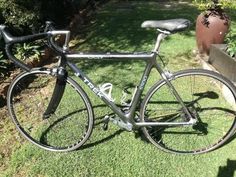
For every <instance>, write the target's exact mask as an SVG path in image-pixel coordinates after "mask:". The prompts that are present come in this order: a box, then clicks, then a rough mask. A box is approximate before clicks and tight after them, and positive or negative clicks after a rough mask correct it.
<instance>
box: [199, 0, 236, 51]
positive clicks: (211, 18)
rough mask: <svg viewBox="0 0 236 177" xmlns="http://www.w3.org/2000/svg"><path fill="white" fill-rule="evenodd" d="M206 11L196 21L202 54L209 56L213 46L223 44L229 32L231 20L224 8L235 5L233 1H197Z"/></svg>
mask: <svg viewBox="0 0 236 177" xmlns="http://www.w3.org/2000/svg"><path fill="white" fill-rule="evenodd" d="M195 3H197V4H198V6H199V7H200V8H201V9H205V11H204V12H203V13H201V14H200V15H199V16H198V18H197V21H196V41H197V46H198V50H199V52H200V53H205V54H207V55H208V54H209V52H210V46H211V44H221V43H223V42H224V39H225V36H226V34H227V33H228V31H229V27H230V18H229V16H228V15H227V14H226V13H225V12H224V10H223V8H224V7H228V6H230V4H231V3H233V2H232V1H231V0H195Z"/></svg>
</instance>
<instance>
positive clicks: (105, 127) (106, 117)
mask: <svg viewBox="0 0 236 177" xmlns="http://www.w3.org/2000/svg"><path fill="white" fill-rule="evenodd" d="M109 121H110V117H109V116H105V117H104V119H103V122H104V123H103V125H102V129H103V130H104V131H107V130H108V123H109Z"/></svg>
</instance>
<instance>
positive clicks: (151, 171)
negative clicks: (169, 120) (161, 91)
mask: <svg viewBox="0 0 236 177" xmlns="http://www.w3.org/2000/svg"><path fill="white" fill-rule="evenodd" d="M170 5H171V6H164V4H161V3H155V2H154V3H153V2H136V3H122V4H120V3H109V4H108V5H106V6H105V7H103V8H102V9H100V10H99V11H98V14H97V16H96V19H95V20H94V24H93V25H92V26H90V28H89V30H88V32H87V33H88V34H87V38H86V39H83V40H82V39H78V41H76V42H78V45H77V46H76V48H75V50H79V51H104V52H107V51H119V52H134V51H151V50H152V48H153V45H154V42H155V38H156V31H154V30H145V29H141V28H140V25H141V23H142V22H143V21H144V20H148V19H168V18H187V19H189V20H191V21H192V23H193V24H194V23H195V19H196V17H197V15H198V13H199V11H198V10H197V9H196V8H195V7H193V6H190V5H187V4H177V3H170ZM232 17H233V18H232V19H233V23H232V24H233V26H234V27H235V26H236V24H235V19H236V18H235V17H236V15H235V14H232ZM194 35H195V32H194V25H192V27H191V28H190V29H189V30H187V31H185V32H183V33H180V34H175V35H172V36H170V37H169V38H167V39H166V40H165V41H164V43H163V45H162V47H161V55H162V56H163V61H164V63H165V64H166V65H167V68H168V69H170V70H172V71H177V70H180V69H186V68H199V67H200V65H199V62H198V61H196V60H195V56H194V54H193V50H195V48H196V42H195V36H194ZM160 62H161V61H160ZM78 66H80V67H81V68H82V69H84V70H85V71H86V72H85V73H86V74H88V75H89V76H90V77H91V78H94V81H95V83H96V84H102V83H105V82H112V83H113V84H114V88H113V97H114V99H115V102H116V103H118V104H119V103H120V98H121V96H122V95H121V93H122V89H123V88H124V87H125V86H126V85H129V86H133V85H137V84H138V82H139V78H140V77H141V75H142V71H143V70H144V66H145V64H144V63H143V62H137V63H131V62H130V61H127V62H117V61H114V62H108V61H99V62H92V61H89V62H84V61H83V62H78ZM114 78H115V79H114ZM159 78H160V76H158V74H157V73H156V72H153V73H152V74H151V78H150V80H148V83H147V88H146V89H145V93H146V92H147V90H148V89H149V88H150V86H151V85H152V84H153V83H155V82H156V81H157V80H158V79H159ZM80 83H81V82H80ZM83 87H84V86H83ZM88 96H89V98H90V99H91V102H92V104H93V105H94V113H95V126H94V131H93V134H92V136H91V138H90V139H89V141H88V142H87V143H86V144H85V145H84V146H83V148H82V149H80V150H78V151H73V152H69V153H54V152H49V151H46V150H42V149H40V148H38V147H36V146H35V145H32V144H31V143H29V142H27V141H25V140H24V139H23V138H22V137H21V136H20V135H19V134H18V132H17V131H16V128H15V127H14V125H13V123H12V122H11V121H10V119H9V118H8V116H7V114H6V113H5V111H4V110H0V114H1V115H3V117H2V116H1V121H0V133H1V136H0V142H1V143H0V176H4V177H5V176H9V177H10V176H39V177H59V176H63V177H64V176H68V177H70V176H76V177H77V176H78V177H82V176H87V177H93V176H96V177H102V176H121V177H124V176H130V177H134V176H140V177H141V176H142V177H154V176H160V177H190V176H191V177H195V176H196V177H233V176H236V153H235V150H236V141H235V140H234V141H232V142H230V143H229V144H227V145H226V146H224V147H222V148H220V149H218V150H215V151H213V152H210V153H206V154H203V155H195V156H193V155H173V154H169V153H165V152H162V151H161V150H159V149H157V148H156V147H154V146H153V145H152V144H150V143H147V142H146V141H143V140H142V138H141V137H140V136H139V135H137V134H135V133H130V132H126V131H122V130H120V129H119V128H118V127H116V126H114V125H113V124H110V125H109V129H108V131H103V130H102V129H101V124H100V122H101V119H102V118H103V117H104V116H105V115H106V114H109V113H110V112H111V111H110V109H109V108H108V107H106V106H105V105H104V103H102V102H101V101H99V100H98V99H97V98H95V97H94V96H93V93H91V92H88Z"/></svg>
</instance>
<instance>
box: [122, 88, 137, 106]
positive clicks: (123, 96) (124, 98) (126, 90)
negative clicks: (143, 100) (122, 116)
mask: <svg viewBox="0 0 236 177" xmlns="http://www.w3.org/2000/svg"><path fill="white" fill-rule="evenodd" d="M137 88H138V87H137V86H136V87H135V90H134V93H133V96H132V98H131V100H128V102H127V95H128V94H132V92H130V91H129V90H128V89H129V88H125V89H124V90H123V91H122V97H121V100H120V102H121V105H122V106H127V107H130V106H131V105H132V103H133V99H134V96H135V93H136V92H137Z"/></svg>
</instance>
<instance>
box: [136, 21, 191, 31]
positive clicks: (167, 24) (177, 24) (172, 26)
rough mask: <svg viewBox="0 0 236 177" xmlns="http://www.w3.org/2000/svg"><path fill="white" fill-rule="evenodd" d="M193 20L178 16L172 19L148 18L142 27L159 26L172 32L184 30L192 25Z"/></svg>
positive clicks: (158, 27)
mask: <svg viewBox="0 0 236 177" xmlns="http://www.w3.org/2000/svg"><path fill="white" fill-rule="evenodd" d="M190 24H191V22H190V21H189V20H187V19H183V18H178V19H171V20H147V21H144V22H143V23H142V25H141V27H142V28H157V29H161V30H167V31H169V32H171V33H174V32H177V31H182V30H184V29H186V28H188V27H189V26H190Z"/></svg>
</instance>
